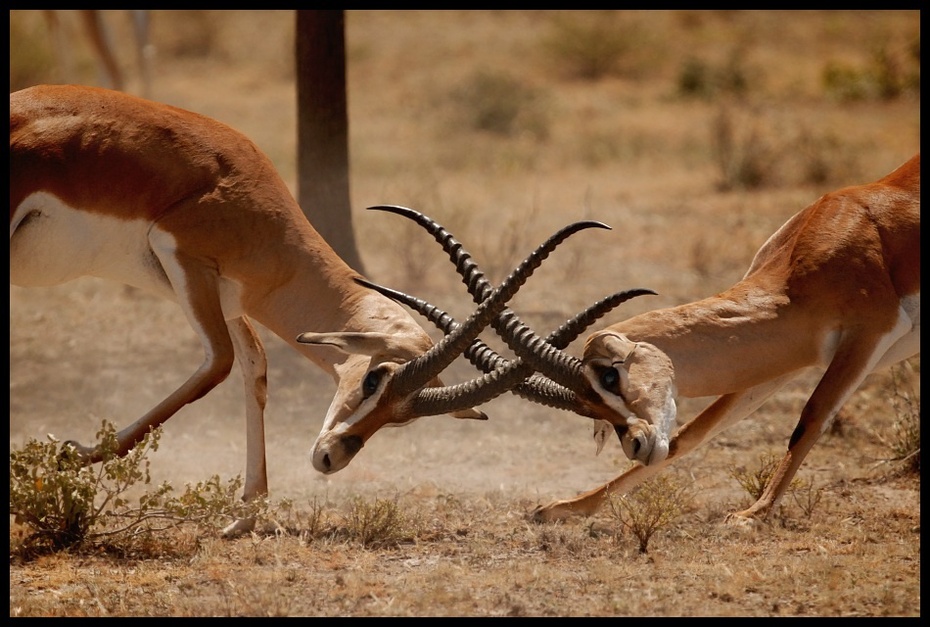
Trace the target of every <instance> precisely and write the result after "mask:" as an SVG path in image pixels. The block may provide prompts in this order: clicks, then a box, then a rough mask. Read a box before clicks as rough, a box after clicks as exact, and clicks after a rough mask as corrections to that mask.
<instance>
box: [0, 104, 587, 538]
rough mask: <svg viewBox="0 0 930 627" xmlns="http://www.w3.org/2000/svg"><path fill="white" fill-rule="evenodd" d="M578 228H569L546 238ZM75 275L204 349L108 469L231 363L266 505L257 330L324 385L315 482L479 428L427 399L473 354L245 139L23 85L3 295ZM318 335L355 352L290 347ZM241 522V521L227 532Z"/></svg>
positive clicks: (146, 110) (249, 472) (251, 470)
mask: <svg viewBox="0 0 930 627" xmlns="http://www.w3.org/2000/svg"><path fill="white" fill-rule="evenodd" d="M590 226H592V224H591V223H585V224H582V223H579V224H577V225H573V226H572V227H570V228H566V229H563V231H561V232H560V234H559V237H561V238H563V239H564V237H567V236H568V235H570V234H571V233H574V232H576V231H578V230H581V229H582V228H588V227H590ZM559 237H554V238H550V240H547V243H546V244H544V246H543V247H541V249H540V250H538V251H536V253H534V255H531V257H532V258H533V262H532V263H530V264H525V265H526V268H525V269H526V270H527V272H526V274H525V275H524V276H520V277H516V278H514V277H509V278H508V280H509V282H510V286H509V287H508V290H506V291H507V293H508V294H510V295H512V293H513V291H515V289H516V288H517V287H519V285H520V284H522V281H523V280H525V278H526V276H528V275H529V273H531V272H532V269H533V268H534V267H535V265H534V264H536V263H538V262H539V261H541V260H542V259H543V258H545V255H546V254H548V251H550V250H551V248H552V247H554V245H556V244H557V243H558V241H561V240H560V239H559ZM553 242H554V243H553ZM546 246H548V247H549V248H546ZM81 276H95V277H100V278H105V279H111V280H115V281H119V282H123V283H126V284H129V285H133V286H136V287H139V288H141V289H144V290H147V291H149V292H151V293H154V294H156V295H159V296H162V297H164V298H168V299H170V300H173V301H175V302H177V303H178V305H179V306H180V307H181V309H182V311H183V312H184V314H185V316H186V318H187V320H188V321H189V323H190V325H191V327H192V328H193V330H194V331H195V332H196V334H197V336H198V337H199V339H200V341H201V344H202V346H203V351H204V358H203V362H202V363H201V365H200V366H199V367H198V368H197V369H196V370H195V371H194V372H193V374H191V375H190V376H189V377H188V378H187V379H186V380H185V381H184V382H183V383H182V384H181V385H180V386H179V387H178V388H177V389H176V390H174V391H173V392H171V393H170V394H169V395H168V396H167V397H165V399H164V400H163V401H161V402H160V403H159V404H158V405H156V406H155V407H154V408H152V409H151V410H149V411H148V412H146V413H145V414H144V415H143V416H141V417H140V418H139V419H138V420H136V421H135V422H133V423H132V424H130V425H129V426H127V427H125V428H123V429H122V430H120V431H119V433H118V434H117V438H118V446H119V453H120V454H124V453H126V452H127V451H129V450H130V449H131V448H132V447H133V446H134V445H135V444H137V443H138V442H139V441H140V440H141V439H142V438H143V437H144V436H145V434H146V433H147V432H148V431H150V430H151V429H153V428H155V427H157V426H159V425H161V424H163V423H164V422H165V421H166V420H168V419H169V418H170V417H171V416H172V415H174V414H175V413H176V412H177V411H178V410H179V409H180V408H181V407H183V406H185V405H187V404H189V403H193V402H194V401H196V400H197V399H199V398H201V397H203V396H204V395H206V394H207V393H209V392H210V390H212V389H213V388H214V387H215V386H216V385H218V384H219V383H220V382H221V381H223V380H224V379H225V378H226V377H227V376H228V374H229V373H230V371H231V368H232V365H233V362H234V361H235V362H236V363H238V365H239V367H240V369H241V371H242V374H243V380H244V385H245V405H246V434H247V451H246V477H245V485H244V489H243V498H244V499H245V500H250V499H253V498H255V497H257V496H259V495H264V494H267V492H268V486H267V474H266V454H265V441H264V409H265V404H266V399H267V379H266V372H267V364H266V358H265V351H264V348H263V346H262V343H261V341H260V339H259V336H258V334H257V333H256V331H255V328H254V326H253V323H252V320H255V321H257V322H259V323H261V324H262V325H264V326H265V327H267V328H268V329H269V330H271V331H272V332H274V333H275V334H276V335H278V336H280V337H281V338H282V339H283V340H285V341H286V342H287V343H288V344H290V345H291V346H292V347H293V348H294V349H296V350H297V351H298V352H300V353H301V354H302V355H304V356H305V357H306V358H308V359H309V360H310V361H312V362H313V363H314V364H316V365H317V366H318V367H320V368H321V369H323V370H324V371H325V372H327V373H328V374H329V375H330V376H331V377H332V378H333V381H334V382H335V385H336V391H335V394H334V396H333V400H332V402H331V404H330V407H329V409H328V411H327V414H326V417H325V419H324V422H323V427H322V430H321V432H320V434H319V436H318V437H317V440H316V442H315V443H314V447H313V461H314V465H315V468H317V470H320V471H322V472H333V471H334V470H338V469H339V468H342V467H344V466H345V465H346V464H348V463H349V461H350V460H351V459H352V458H353V456H354V455H355V454H356V453H357V452H358V450H359V449H360V448H361V447H362V446H363V445H364V443H365V441H366V440H367V439H368V438H370V437H371V436H372V435H373V434H374V433H375V432H376V431H377V430H378V429H379V428H381V427H382V426H385V425H392V424H404V423H407V422H409V421H411V420H412V419H414V418H416V417H417V416H418V415H435V414H442V413H448V414H451V415H453V416H455V417H458V418H472V419H484V418H486V416H485V415H484V414H483V412H480V411H478V410H475V409H473V406H472V405H468V404H467V403H468V402H469V401H468V400H462V399H461V398H456V393H457V392H456V391H455V390H452V391H449V388H441V387H439V386H441V385H442V382H441V381H440V379H439V378H438V374H439V372H440V370H441V369H442V368H443V367H444V364H447V363H448V362H449V361H451V360H452V359H454V357H455V356H456V355H457V354H459V353H461V350H462V349H463V348H459V347H458V346H459V344H461V343H462V342H464V343H465V344H466V345H467V344H468V341H469V339H468V338H466V339H465V340H463V339H462V336H461V334H460V336H459V337H458V339H457V340H456V342H457V343H456V344H455V345H451V343H450V342H440V343H439V344H437V345H436V346H433V342H432V340H431V339H430V337H429V335H428V334H427V333H426V331H424V330H423V328H422V327H420V326H419V324H417V323H416V321H414V319H413V318H412V317H411V315H410V314H408V313H407V312H406V311H405V310H404V309H403V308H402V307H401V306H400V305H398V304H397V303H394V302H393V301H391V300H390V299H388V298H385V297H384V296H382V295H380V294H377V293H376V292H373V291H372V290H369V289H366V288H364V287H362V286H361V285H358V284H357V283H356V282H355V279H357V278H360V277H359V275H358V274H357V273H356V272H354V271H353V270H352V269H351V268H349V266H348V265H346V264H345V263H344V262H343V261H342V260H341V259H340V258H339V257H338V256H337V255H336V254H335V252H334V251H333V250H332V249H331V248H330V247H329V246H328V245H327V244H326V242H324V241H323V239H322V238H321V237H320V236H319V234H318V233H317V232H316V230H314V228H313V227H312V226H311V225H310V223H309V222H308V221H307V219H306V217H305V215H304V213H303V212H302V211H301V209H300V207H298V206H297V203H296V202H295V200H294V199H293V197H292V196H291V194H290V192H289V190H288V189H287V186H286V185H285V183H284V182H283V180H282V179H281V178H280V176H279V175H278V173H277V172H276V171H275V169H274V166H273V164H272V163H271V161H270V160H269V159H268V158H267V157H266V156H265V155H264V154H263V153H262V152H261V151H260V150H259V149H258V148H257V147H256V146H255V145H254V144H253V143H252V142H251V141H249V140H248V139H247V138H246V137H245V136H243V135H242V134H241V133H239V132H237V131H235V130H234V129H232V128H230V127H228V126H226V125H224V124H222V123H220V122H217V121H215V120H212V119H210V118H208V117H205V116H202V115H199V114H196V113H193V112H189V111H185V110H182V109H179V108H176V107H172V106H168V105H164V104H160V103H156V102H151V101H148V100H144V99H141V98H137V97H135V96H131V95H127V94H124V93H121V92H117V91H112V90H106V89H100V88H93V87H81V86H36V87H31V88H28V89H24V90H21V91H18V92H15V93H11V94H10V283H11V284H14V285H19V286H23V287H29V286H50V285H58V284H61V283H64V282H67V281H69V280H72V279H75V278H78V277H81ZM505 283H507V282H506V281H505ZM501 294H502V295H500V296H498V297H497V299H496V300H495V302H494V304H493V306H492V305H489V306H488V307H487V308H486V312H485V316H489V315H490V316H493V315H496V313H497V312H498V311H499V309H502V308H503V306H504V304H503V301H504V300H505V299H506V298H507V297H508V296H506V295H503V293H501ZM496 308H499V309H496ZM484 324H487V322H485V323H484ZM481 328H482V327H481V324H476V323H474V322H472V323H471V324H469V326H468V329H467V332H468V333H473V334H474V336H477V335H478V333H480V331H481ZM313 332H338V333H342V334H344V336H345V337H352V338H353V342H351V343H352V350H349V351H346V350H345V349H344V348H336V347H334V346H333V345H331V344H330V343H327V342H319V343H316V342H313V343H305V342H304V341H298V340H297V338H298V335H301V336H302V338H303V339H304V340H306V339H307V338H308V337H309V336H308V335H302V334H308V333H313ZM450 350H451V351H453V353H447V352H444V351H450ZM456 350H458V353H454V351H456ZM374 380H377V381H378V382H379V385H378V386H377V389H376V390H372V387H373V386H372V382H373V381H374ZM414 380H415V381H414ZM398 391H400V393H399V392H398ZM417 410H419V411H420V412H421V413H419V414H418V413H417ZM334 434H336V435H334ZM71 444H72V445H73V446H74V447H75V448H76V450H77V451H78V452H79V453H80V454H82V455H83V456H84V457H85V458H86V459H87V461H88V463H93V462H94V461H97V460H99V454H98V452H97V451H96V450H94V449H93V448H92V447H87V446H82V445H80V444H77V443H71ZM333 460H339V461H338V463H333ZM253 525H254V521H253V520H240V521H236V522H234V523H233V524H232V525H230V527H229V528H227V530H226V533H227V534H229V535H235V534H238V533H241V532H244V531H247V530H249V529H251V528H252V527H253Z"/></svg>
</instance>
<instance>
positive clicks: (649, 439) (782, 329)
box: [407, 153, 920, 523]
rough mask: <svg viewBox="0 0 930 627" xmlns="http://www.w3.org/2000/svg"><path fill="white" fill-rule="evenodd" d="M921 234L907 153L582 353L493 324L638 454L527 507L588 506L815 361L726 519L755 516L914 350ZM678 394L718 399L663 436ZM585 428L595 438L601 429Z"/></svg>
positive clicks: (676, 454)
mask: <svg viewBox="0 0 930 627" xmlns="http://www.w3.org/2000/svg"><path fill="white" fill-rule="evenodd" d="M919 232H920V154H919V153H918V154H917V155H915V156H914V157H913V158H911V159H910V160H909V161H907V162H906V163H904V164H903V165H901V166H900V167H899V168H897V169H896V170H895V171H893V172H892V173H890V174H889V175H887V176H885V177H883V178H881V179H879V180H878V181H875V182H873V183H869V184H865V185H859V186H853V187H847V188H843V189H840V190H838V191H835V192H832V193H829V194H826V195H824V196H823V197H821V198H820V199H819V200H817V201H816V202H814V203H813V204H812V205H810V206H809V207H807V208H806V209H803V210H802V211H800V212H799V213H797V214H796V215H794V216H793V217H792V218H790V219H789V220H788V221H787V222H786V223H785V224H784V225H783V226H782V227H781V228H780V229H779V230H778V231H777V232H776V233H775V234H773V235H772V236H771V237H770V238H769V239H768V241H767V242H766V243H765V244H764V245H763V246H762V248H761V249H760V250H759V251H758V252H757V253H756V255H755V258H754V259H753V261H752V263H751V265H750V267H749V270H748V271H747V272H746V274H745V276H744V277H743V278H742V279H741V280H740V281H739V282H737V283H736V284H735V285H734V286H732V287H731V288H729V289H727V290H725V291H723V292H721V293H719V294H717V295H715V296H711V297H709V298H705V299H703V300H700V301H697V302H693V303H688V304H684V305H679V306H677V307H670V308H665V309H660V310H655V311H650V312H646V313H643V314H640V315H638V316H634V317H633V318H630V319H628V320H625V321H622V322H619V323H617V324H614V325H612V326H610V327H608V328H606V329H604V330H602V331H599V332H596V333H594V334H592V335H590V336H589V337H588V339H587V341H586V343H585V347H584V353H583V358H582V359H581V360H579V359H576V358H574V357H572V356H570V355H568V354H565V353H563V352H561V351H559V350H556V348H557V347H553V346H551V345H549V344H547V343H545V341H544V340H542V339H541V338H539V337H538V336H536V335H535V334H533V333H532V332H531V331H529V330H528V329H526V327H525V325H522V323H521V322H519V320H518V319H514V318H512V319H511V323H510V324H509V325H505V326H503V327H501V326H499V325H498V326H496V328H497V330H498V332H500V333H501V335H502V337H503V338H504V339H505V340H507V342H508V345H509V346H510V347H511V348H512V349H513V350H514V351H515V352H516V353H517V354H518V355H519V356H520V357H521V358H522V359H524V360H525V361H526V362H527V363H530V364H532V366H533V367H534V368H536V369H537V370H539V371H540V372H541V373H543V374H545V375H546V376H547V377H549V378H550V379H552V380H553V381H555V382H558V383H559V384H561V385H562V386H565V387H567V388H568V389H570V390H572V391H573V392H575V394H576V395H577V398H578V400H579V406H578V408H577V409H575V411H578V412H579V413H583V414H584V415H588V416H594V417H599V418H602V419H603V420H605V421H606V423H610V424H611V425H613V427H614V430H615V431H616V433H617V435H618V437H619V438H620V441H621V444H622V446H623V450H624V452H625V453H626V455H627V456H628V457H629V458H630V459H632V460H635V461H638V462H640V463H639V464H638V465H636V466H633V467H632V468H631V469H629V470H628V471H626V472H625V473H623V474H622V475H620V476H619V477H617V478H615V479H613V480H612V481H610V482H608V483H606V484H604V485H602V486H600V487H598V488H595V489H594V490H591V491H589V492H585V493H583V494H581V495H580V496H578V497H575V498H572V499H567V500H562V501H555V502H553V503H550V504H548V505H546V506H542V507H539V508H537V509H536V510H535V512H534V514H533V518H534V520H536V521H538V522H547V521H552V520H558V519H563V518H567V517H569V516H572V515H591V514H593V513H594V512H595V511H597V509H598V508H599V507H600V506H601V505H602V504H603V502H604V501H605V499H606V498H607V496H608V495H609V494H611V493H614V492H617V493H622V492H628V491H629V490H631V489H632V488H634V487H635V486H637V485H639V484H640V483H642V482H643V481H645V480H647V479H649V478H650V477H652V476H654V475H655V474H656V473H658V472H659V471H660V470H662V469H663V468H664V467H665V466H667V465H668V464H670V463H672V462H673V461H675V460H676V459H678V458H680V457H682V456H684V455H686V454H687V453H689V452H691V451H693V450H694V449H695V448H697V447H699V446H700V445H701V444H703V443H705V442H707V441H708V440H710V439H711V438H713V437H714V436H715V435H717V434H718V433H720V432H721V431H723V430H724V429H726V428H727V427H729V426H731V425H733V424H735V423H736V422H739V421H740V420H742V419H743V418H745V417H747V416H748V415H750V414H751V413H753V412H754V411H755V410H756V409H758V408H759V406H760V405H761V404H762V403H763V402H764V401H765V400H766V399H767V398H769V397H770V396H771V395H772V394H774V393H775V392H776V391H777V390H779V389H780V388H781V387H782V386H783V385H784V384H785V383H787V382H788V381H789V380H791V379H793V378H794V377H796V376H797V375H798V374H799V373H800V372H801V371H803V370H805V369H807V368H810V367H821V368H823V369H824V374H823V376H822V378H821V380H820V382H819V383H818V385H817V386H816V388H815V389H814V391H813V393H812V394H811V396H810V398H809V399H808V401H807V403H806V404H805V406H804V408H803V410H802V412H801V416H800V419H799V421H798V425H797V427H796V428H795V430H794V433H793V434H792V435H791V438H790V441H789V444H788V452H787V454H786V455H785V457H784V458H783V459H782V461H781V463H780V464H779V466H778V468H777V469H776V471H775V473H774V474H773V476H772V478H771V480H770V481H769V482H768V485H767V486H766V488H765V490H764V493H763V494H762V496H761V497H760V498H759V499H758V500H757V501H756V503H754V504H753V505H752V506H750V507H749V508H748V509H746V510H744V511H741V512H735V513H732V514H731V515H730V516H729V517H728V520H730V521H731V522H734V523H747V522H751V521H753V520H764V519H765V518H766V517H767V516H768V514H769V513H771V511H772V510H773V509H774V508H775V507H776V506H777V505H778V503H779V501H780V499H781V497H782V496H783V495H784V493H785V490H786V489H787V487H788V485H789V484H790V483H791V480H792V479H793V478H794V475H795V473H796V472H797V470H798V468H799V467H800V465H801V463H802V462H803V460H804V457H805V456H806V455H807V453H808V452H809V451H810V450H811V448H812V447H813V446H814V444H815V443H816V441H817V440H818V439H819V437H820V435H821V434H822V433H823V432H824V431H825V430H826V429H827V428H828V427H829V425H830V423H831V421H832V420H833V418H834V417H835V416H836V414H837V412H839V410H840V409H841V408H842V406H843V404H844V403H845V402H846V400H847V399H848V398H849V397H850V396H851V395H852V394H853V392H855V391H856V390H857V389H858V387H859V385H860V384H861V383H862V381H863V380H864V379H865V377H866V376H867V375H869V374H870V373H872V372H875V371H877V370H880V369H883V368H886V367H888V366H891V365H893V364H895V363H897V362H899V361H902V360H904V359H907V358H909V357H911V356H914V355H916V354H919V352H920V240H919ZM464 276H465V275H464V274H463V277H464ZM466 282H467V283H468V281H466ZM469 285H470V287H471V283H469ZM471 291H472V294H473V295H474V296H475V297H476V300H480V295H479V294H477V293H476V291H475V290H474V289H472V290H471ZM407 302H408V304H409V301H407ZM679 396H683V397H702V396H718V398H717V399H716V400H715V401H714V402H713V403H711V404H710V405H709V406H708V407H707V408H706V409H705V410H704V411H702V412H701V413H700V414H699V415H698V416H697V417H696V418H694V419H693V420H691V421H690V422H688V423H686V424H684V425H683V426H682V427H681V428H680V429H678V430H677V432H675V433H674V435H672V431H673V429H674V428H675V426H676V424H677V404H676V399H677V397H679ZM606 423H603V424H606ZM595 437H596V438H598V439H600V440H601V441H602V438H603V430H600V431H596V433H595Z"/></svg>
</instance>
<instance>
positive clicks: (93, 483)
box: [10, 421, 267, 557]
mask: <svg viewBox="0 0 930 627" xmlns="http://www.w3.org/2000/svg"><path fill="white" fill-rule="evenodd" d="M160 437H161V430H160V429H155V430H153V431H151V432H149V433H148V434H147V435H146V436H145V437H144V438H143V439H142V441H141V442H140V443H139V444H138V445H137V446H136V447H135V448H133V449H132V450H130V451H129V452H128V453H127V454H126V455H124V456H122V457H119V456H117V454H116V451H117V448H118V446H117V439H116V430H115V429H114V428H113V425H111V424H109V423H108V422H106V421H104V422H103V425H102V427H101V429H100V431H98V433H97V446H98V448H99V450H100V452H101V454H102V460H101V461H100V463H99V464H93V465H85V464H84V462H83V461H82V460H81V459H80V458H79V457H78V455H76V454H75V451H74V449H73V447H71V446H70V445H67V444H65V445H60V444H59V441H58V440H57V438H55V436H53V435H49V436H47V438H46V441H45V442H40V441H38V440H35V439H30V440H29V441H28V442H26V444H25V445H24V446H23V447H22V448H20V449H15V450H13V451H11V452H10V515H11V516H14V517H15V521H16V522H17V523H19V524H22V525H24V526H25V527H26V528H27V529H28V530H29V532H28V533H27V534H26V535H25V537H24V539H23V541H22V542H21V543H20V545H19V546H17V547H15V550H16V551H17V552H18V553H20V554H21V555H23V556H27V557H28V556H31V555H35V554H40V553H45V552H53V551H60V550H65V549H77V548H80V547H82V546H94V545H98V544H100V543H103V542H107V543H109V544H110V545H111V546H113V545H114V544H115V545H123V546H126V545H129V544H132V543H133V542H134V541H136V540H138V539H139V538H140V537H142V536H144V535H147V534H151V533H154V532H157V531H160V530H164V529H166V528H169V527H175V526H178V525H181V524H185V523H193V524H196V525H198V526H201V527H207V528H216V527H218V526H221V525H222V524H223V523H224V522H228V519H229V518H230V517H254V516H257V515H259V514H261V513H263V512H264V511H265V509H266V506H267V503H266V502H265V500H264V499H255V500H253V501H250V502H249V503H248V504H246V503H242V502H241V501H240V500H239V499H237V498H236V494H237V493H238V492H239V490H240V488H241V487H242V480H241V478H239V477H236V478H235V479H232V480H230V481H228V482H227V483H225V484H224V483H222V482H221V481H220V479H219V477H217V476H214V477H212V478H211V479H209V480H207V481H204V482H200V483H197V484H196V485H193V486H191V485H187V486H186V488H185V491H184V492H183V493H182V494H181V495H179V496H173V495H172V492H173V488H172V487H171V485H170V484H169V483H167V482H165V483H162V484H161V485H158V486H155V487H154V488H153V489H151V490H146V491H145V492H144V493H143V494H142V495H141V496H139V497H138V500H137V501H136V502H131V501H130V500H129V499H128V498H127V496H126V493H127V491H128V490H129V489H130V488H132V487H134V486H137V485H139V484H141V485H144V486H148V485H149V484H150V483H151V477H150V474H149V460H148V455H149V453H150V452H152V451H156V450H158V441H159V439H160ZM13 550H14V547H13V546H11V551H13Z"/></svg>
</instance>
